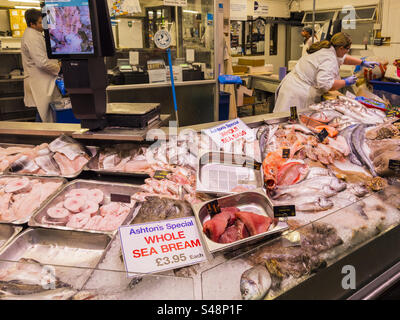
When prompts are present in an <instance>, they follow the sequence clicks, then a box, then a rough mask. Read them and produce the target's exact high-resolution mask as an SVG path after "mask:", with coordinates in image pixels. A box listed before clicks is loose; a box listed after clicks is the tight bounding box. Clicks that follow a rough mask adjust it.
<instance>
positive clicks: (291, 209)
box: [274, 205, 296, 218]
mask: <svg viewBox="0 0 400 320" xmlns="http://www.w3.org/2000/svg"><path fill="white" fill-rule="evenodd" d="M295 216H296V207H295V206H294V205H288V206H274V217H275V218H285V217H295Z"/></svg>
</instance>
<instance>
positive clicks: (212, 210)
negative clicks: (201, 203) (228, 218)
mask: <svg viewBox="0 0 400 320" xmlns="http://www.w3.org/2000/svg"><path fill="white" fill-rule="evenodd" d="M206 209H207V211H208V213H209V214H210V216H211V217H213V216H215V215H216V214H218V213H220V212H221V207H220V206H219V203H218V200H214V201H211V202H209V203H207V204H206Z"/></svg>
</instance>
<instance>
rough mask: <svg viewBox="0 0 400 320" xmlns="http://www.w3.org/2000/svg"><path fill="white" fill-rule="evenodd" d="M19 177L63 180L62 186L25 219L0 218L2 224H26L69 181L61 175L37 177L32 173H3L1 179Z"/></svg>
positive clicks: (47, 180) (53, 180)
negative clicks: (6, 219) (5, 219)
mask: <svg viewBox="0 0 400 320" xmlns="http://www.w3.org/2000/svg"><path fill="white" fill-rule="evenodd" d="M19 177H26V178H28V179H30V180H33V179H37V180H41V181H45V182H61V186H60V187H59V188H58V189H56V190H55V191H54V192H53V193H52V194H51V195H49V196H48V197H47V199H45V200H44V201H43V202H42V203H41V204H40V205H39V207H37V209H35V210H34V211H33V212H32V214H31V215H28V216H26V217H25V218H23V219H21V220H15V221H1V220H0V224H8V223H10V224H15V225H20V224H25V223H27V222H28V221H29V219H30V218H31V217H32V216H33V215H34V214H36V213H37V212H38V211H39V210H40V209H41V208H42V206H44V205H45V204H46V202H47V201H48V200H49V199H50V198H51V197H52V196H53V195H54V194H56V193H58V192H59V191H60V190H61V189H62V188H63V187H64V185H65V183H66V182H67V180H66V179H64V178H60V177H58V178H52V177H37V176H30V175H18V177H16V176H15V175H3V176H0V179H2V178H19Z"/></svg>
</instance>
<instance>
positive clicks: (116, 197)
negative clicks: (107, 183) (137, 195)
mask: <svg viewBox="0 0 400 320" xmlns="http://www.w3.org/2000/svg"><path fill="white" fill-rule="evenodd" d="M110 198H111V202H123V203H131V196H130V195H129V194H117V193H111V194H110Z"/></svg>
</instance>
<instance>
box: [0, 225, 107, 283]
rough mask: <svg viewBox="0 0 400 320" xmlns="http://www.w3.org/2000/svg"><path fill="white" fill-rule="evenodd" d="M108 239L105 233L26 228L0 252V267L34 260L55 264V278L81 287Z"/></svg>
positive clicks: (44, 263)
mask: <svg viewBox="0 0 400 320" xmlns="http://www.w3.org/2000/svg"><path fill="white" fill-rule="evenodd" d="M110 241H111V237H110V236H109V235H105V234H90V233H84V232H76V231H64V230H50V229H42V228H35V229H32V228H29V229H27V230H25V231H23V232H22V233H20V234H19V235H18V236H17V237H15V238H14V240H12V241H11V242H10V243H9V244H8V245H7V247H6V248H5V249H4V250H3V251H2V253H1V254H0V270H1V269H3V268H8V267H10V261H19V260H20V259H21V258H27V259H33V260H36V261H37V262H39V263H41V264H43V265H51V266H54V267H55V270H54V271H55V274H54V275H55V276H56V277H58V278H59V279H60V280H61V281H63V282H66V283H68V284H70V285H72V286H73V287H75V288H80V287H81V286H82V285H83V284H84V283H85V282H86V281H87V279H88V278H89V277H90V275H91V274H92V272H93V270H94V268H95V267H96V265H97V264H98V262H99V260H100V258H101V257H102V256H103V253H104V250H105V248H106V247H107V246H108V244H109V243H110ZM12 265H13V264H11V266H12ZM72 267H76V268H72Z"/></svg>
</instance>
